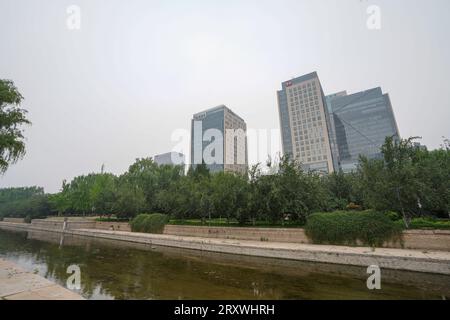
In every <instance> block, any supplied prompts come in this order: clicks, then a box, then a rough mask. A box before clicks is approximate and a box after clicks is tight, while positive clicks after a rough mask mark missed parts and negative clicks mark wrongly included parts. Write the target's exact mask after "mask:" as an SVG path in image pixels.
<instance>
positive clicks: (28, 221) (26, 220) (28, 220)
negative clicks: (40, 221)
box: [23, 215, 32, 223]
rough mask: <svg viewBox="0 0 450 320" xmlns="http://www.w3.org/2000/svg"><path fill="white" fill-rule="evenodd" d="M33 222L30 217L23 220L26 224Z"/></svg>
mask: <svg viewBox="0 0 450 320" xmlns="http://www.w3.org/2000/svg"><path fill="white" fill-rule="evenodd" d="M31 220H32V218H31V216H30V215H27V216H26V217H25V218H23V222H24V223H31Z"/></svg>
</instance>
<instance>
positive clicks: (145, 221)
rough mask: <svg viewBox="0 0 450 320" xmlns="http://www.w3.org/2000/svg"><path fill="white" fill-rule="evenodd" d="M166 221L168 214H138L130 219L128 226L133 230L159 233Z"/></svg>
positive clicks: (167, 220)
mask: <svg viewBox="0 0 450 320" xmlns="http://www.w3.org/2000/svg"><path fill="white" fill-rule="evenodd" d="M168 222H169V216H168V215H165V214H159V213H154V214H140V215H138V216H136V218H134V219H133V220H131V222H130V226H131V230H132V231H133V232H144V233H157V234H161V233H163V231H164V226H165V225H166V224H167V223H168Z"/></svg>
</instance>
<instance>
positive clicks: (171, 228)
mask: <svg viewBox="0 0 450 320" xmlns="http://www.w3.org/2000/svg"><path fill="white" fill-rule="evenodd" d="M8 220H10V221H8ZM8 220H6V219H5V220H4V222H12V223H22V222H23V220H20V219H11V218H10V219H8ZM63 224H64V221H63V220H62V219H42V220H41V219H36V220H33V221H32V223H31V225H32V226H34V227H38V228H43V229H53V230H62V229H63ZM76 229H98V230H112V231H126V232H130V231H131V228H130V225H129V224H128V223H124V222H119V223H118V222H99V221H95V220H82V219H74V220H71V219H69V221H67V225H66V230H76ZM164 234H166V235H174V236H184V237H203V238H212V239H234V240H251V241H264V242H286V243H303V244H311V241H310V240H309V239H308V237H307V236H306V234H305V231H304V230H303V229H300V228H239V227H197V226H176V225H167V226H166V227H165V228H164ZM383 247H384V248H402V244H401V243H398V242H397V243H385V245H384V246H383ZM403 248H405V249H415V250H441V251H450V230H408V231H405V232H404V233H403Z"/></svg>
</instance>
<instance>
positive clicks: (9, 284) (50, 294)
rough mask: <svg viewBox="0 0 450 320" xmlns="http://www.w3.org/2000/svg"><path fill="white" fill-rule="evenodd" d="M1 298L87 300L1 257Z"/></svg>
mask: <svg viewBox="0 0 450 320" xmlns="http://www.w3.org/2000/svg"><path fill="white" fill-rule="evenodd" d="M0 283H1V287H0V300H85V299H84V298H83V297H82V296H81V295H79V294H78V293H75V292H73V291H70V290H69V289H66V288H64V287H62V286H60V285H59V284H56V283H54V282H52V281H50V280H48V279H45V278H44V277H41V276H40V275H37V274H34V273H31V272H28V271H26V270H24V269H22V268H21V267H19V266H18V265H16V264H15V263H13V262H11V261H9V260H7V259H3V258H0Z"/></svg>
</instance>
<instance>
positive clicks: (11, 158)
mask: <svg viewBox="0 0 450 320" xmlns="http://www.w3.org/2000/svg"><path fill="white" fill-rule="evenodd" d="M22 100H23V97H22V95H21V94H20V92H19V91H18V90H17V88H16V87H15V85H14V83H13V82H12V81H9V80H0V174H2V173H4V172H5V171H6V169H8V167H9V165H10V164H12V163H15V162H17V161H18V160H19V159H20V158H22V157H23V156H24V155H25V143H24V139H25V138H24V135H23V130H22V129H21V126H22V125H26V124H31V122H30V121H29V120H28V119H27V118H26V113H27V111H26V110H24V109H21V108H19V106H20V104H21V102H22Z"/></svg>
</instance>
